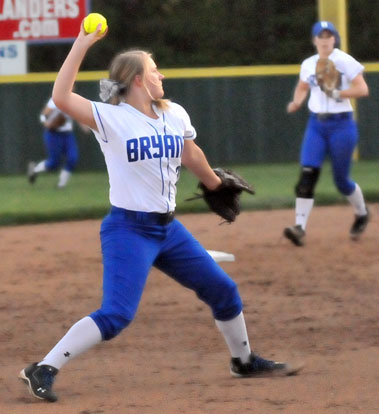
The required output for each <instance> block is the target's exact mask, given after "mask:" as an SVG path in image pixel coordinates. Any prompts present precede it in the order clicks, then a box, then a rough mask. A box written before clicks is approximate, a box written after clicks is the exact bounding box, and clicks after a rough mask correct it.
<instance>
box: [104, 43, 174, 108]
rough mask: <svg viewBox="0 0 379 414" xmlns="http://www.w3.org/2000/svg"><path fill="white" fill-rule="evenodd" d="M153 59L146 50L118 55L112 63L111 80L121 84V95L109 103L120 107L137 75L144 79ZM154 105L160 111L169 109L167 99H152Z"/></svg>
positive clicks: (110, 69) (130, 51) (117, 95)
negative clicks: (149, 61) (147, 64)
mask: <svg viewBox="0 0 379 414" xmlns="http://www.w3.org/2000/svg"><path fill="white" fill-rule="evenodd" d="M148 58H152V54H151V53H149V52H145V51H144V50H128V51H126V52H122V53H120V54H118V55H117V56H116V57H115V58H114V59H113V60H112V62H111V65H110V68H109V78H110V79H112V80H113V81H115V82H117V83H118V84H119V93H118V94H116V95H115V96H113V97H112V98H111V99H110V101H109V103H111V104H112V105H118V104H119V103H120V102H121V101H122V98H123V97H124V96H126V95H127V94H128V92H129V90H130V87H131V85H132V83H133V81H134V79H135V77H136V76H137V75H140V76H142V79H144V74H145V69H146V62H147V59H148ZM152 100H153V103H154V104H155V105H156V106H157V107H158V108H160V109H162V110H164V109H167V108H168V102H169V101H168V100H167V99H152Z"/></svg>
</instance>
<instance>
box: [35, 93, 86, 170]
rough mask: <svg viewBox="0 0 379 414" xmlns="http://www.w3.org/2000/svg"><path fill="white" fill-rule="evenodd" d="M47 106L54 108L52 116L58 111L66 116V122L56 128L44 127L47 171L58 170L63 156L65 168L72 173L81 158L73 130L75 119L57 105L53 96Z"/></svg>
mask: <svg viewBox="0 0 379 414" xmlns="http://www.w3.org/2000/svg"><path fill="white" fill-rule="evenodd" d="M46 106H47V107H48V108H49V109H51V110H52V112H51V115H50V116H55V115H56V114H58V113H59V114H62V115H63V116H64V117H65V122H64V124H63V125H61V126H59V127H58V128H56V129H48V128H45V129H44V132H43V139H44V143H45V146H46V149H47V155H48V157H47V159H46V160H45V168H46V170H47V171H53V170H56V169H57V168H58V167H59V164H60V162H61V160H62V158H64V166H63V168H64V170H66V171H68V172H69V173H71V172H72V171H73V170H74V169H75V167H76V165H77V163H78V160H79V151H78V146H77V143H76V137H75V135H74V132H73V121H72V119H71V118H70V117H69V116H68V115H67V114H65V113H63V112H62V111H60V110H59V109H58V108H57V107H56V105H55V103H54V101H53V100H52V98H50V99H49V101H48V103H47V104H46Z"/></svg>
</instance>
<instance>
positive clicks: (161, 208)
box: [20, 28, 299, 401]
mask: <svg viewBox="0 0 379 414" xmlns="http://www.w3.org/2000/svg"><path fill="white" fill-rule="evenodd" d="M102 37H103V36H102V35H100V33H99V30H98V31H97V32H96V33H92V34H88V35H86V34H85V32H84V30H83V28H82V29H81V31H80V33H79V35H78V38H77V39H76V41H75V42H74V44H73V47H72V49H71V51H70V53H69V55H68V56H67V59H66V61H65V62H64V64H63V66H62V68H61V70H60V72H59V73H58V76H57V79H56V82H55V85H54V91H53V99H54V101H55V102H56V104H57V106H58V107H59V108H60V109H61V110H62V111H64V112H65V113H67V114H68V115H70V116H72V117H73V118H74V119H76V120H77V121H78V122H80V123H83V124H85V125H88V126H89V127H90V128H91V129H92V130H93V132H94V134H95V137H96V139H97V141H98V142H99V144H100V147H101V150H102V151H103V153H104V157H105V161H106V165H107V170H108V174H109V182H110V193H109V197H110V202H111V205H112V207H111V209H110V212H109V214H108V215H107V216H106V217H105V218H104V220H103V222H102V225H101V231H100V237H101V246H102V255H103V266H104V273H103V300H102V304H101V307H100V309H98V310H96V311H95V312H93V313H91V314H90V315H89V316H86V317H84V318H83V319H81V320H79V321H78V322H77V323H76V324H74V325H73V326H72V328H71V329H70V330H69V331H68V332H67V334H66V335H65V336H64V337H63V338H62V339H61V340H60V341H59V342H58V343H57V345H56V346H55V347H54V348H53V349H52V350H51V351H50V352H49V353H48V354H47V355H46V356H45V357H44V358H43V360H42V361H41V362H39V363H33V364H31V365H29V366H28V367H27V368H25V369H23V370H22V371H21V373H20V378H21V379H22V380H24V381H25V382H26V384H27V385H28V387H29V390H30V392H31V393H32V394H33V395H34V396H35V397H37V398H41V399H45V400H48V401H56V399H57V397H56V395H55V393H54V392H53V390H52V384H53V380H54V377H55V375H56V374H57V372H58V370H59V369H61V368H62V366H63V365H64V364H65V363H67V362H68V361H70V360H71V359H72V358H74V357H76V356H77V355H79V354H81V353H82V352H84V351H86V350H88V349H89V348H91V347H93V346H94V345H96V344H98V343H99V342H101V341H103V340H110V339H112V338H113V337H115V336H116V335H118V334H119V333H120V332H121V331H122V330H123V329H124V328H125V327H127V326H128V325H129V324H130V323H131V322H132V320H133V318H134V316H135V314H136V311H137V307H138V304H139V302H140V299H141V295H142V292H143V289H144V286H145V283H146V279H147V276H148V273H149V271H150V269H151V267H152V266H155V267H157V268H158V269H160V270H162V271H163V272H165V273H166V274H167V275H168V276H170V277H171V278H173V279H174V280H176V281H177V282H179V283H180V284H182V285H183V286H185V287H187V288H189V289H192V290H193V291H194V292H195V293H196V294H197V296H198V297H199V299H201V300H203V301H204V302H205V303H206V304H208V305H209V307H210V308H211V311H212V314H213V317H214V318H215V321H216V322H215V323H216V325H217V327H218V329H219V330H220V331H221V333H222V335H223V336H224V338H225V341H226V344H227V346H228V348H229V350H230V353H231V357H232V359H231V364H230V370H231V373H232V375H234V376H238V377H250V376H255V375H262V374H268V375H271V374H278V373H280V374H284V375H287V374H293V373H294V372H296V371H297V370H298V369H299V367H296V368H294V367H291V366H290V365H289V364H286V363H279V362H274V361H269V360H266V359H263V358H261V357H259V356H257V355H256V354H254V353H252V352H251V350H250V345H249V340H248V336H247V332H246V327H245V321H244V317H243V313H242V301H241V298H240V295H239V293H238V290H237V286H236V283H235V282H234V281H233V280H232V279H231V278H230V277H229V276H228V275H227V274H226V273H225V272H224V271H223V270H222V268H221V267H220V266H219V265H218V264H217V263H216V262H215V261H214V260H213V259H212V258H211V256H210V255H209V254H208V253H207V251H206V250H205V249H204V248H203V247H202V246H201V245H200V243H199V242H198V241H197V240H195V239H194V237H193V236H192V235H191V234H190V233H189V232H188V231H187V230H186V229H185V228H184V227H183V225H182V224H181V223H180V222H179V221H177V220H176V219H175V218H174V209H175V194H176V182H177V180H178V178H179V173H180V168H181V163H183V164H184V165H185V166H186V167H187V168H188V169H190V170H191V171H192V172H193V173H194V174H195V175H196V176H197V177H198V178H199V179H200V181H201V182H203V183H204V185H206V186H207V187H208V188H210V189H215V188H217V187H218V186H219V185H220V183H221V180H220V178H219V177H218V176H217V175H216V174H215V173H214V172H213V170H212V169H211V167H210V166H209V164H208V162H207V160H206V158H205V156H204V154H203V152H202V150H201V149H200V148H199V147H198V146H197V145H196V144H195V142H194V139H195V138H196V131H195V129H194V127H193V126H192V124H191V121H190V118H189V116H188V114H187V112H186V111H185V110H184V109H183V108H182V107H181V106H180V105H177V104H174V103H172V102H169V101H167V100H163V99H162V97H163V86H162V79H163V75H162V74H161V73H160V72H159V71H158V69H157V66H156V64H155V62H154V60H153V59H152V58H151V56H150V55H149V54H148V53H146V52H143V51H130V52H125V53H122V54H120V55H118V56H116V58H115V59H114V60H113V62H112V64H111V67H110V78H111V80H103V81H102V82H101V97H102V98H103V99H104V100H106V101H109V102H110V103H102V102H91V101H89V100H87V99H85V98H84V97H82V96H79V95H77V94H75V93H73V92H72V88H73V84H74V82H75V78H76V75H77V72H78V69H79V67H80V64H81V62H82V60H83V58H84V56H85V54H86V52H87V50H88V49H89V48H90V46H91V45H92V44H94V43H95V42H96V41H97V40H99V39H101V38H102Z"/></svg>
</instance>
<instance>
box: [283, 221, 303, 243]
mask: <svg viewBox="0 0 379 414" xmlns="http://www.w3.org/2000/svg"><path fill="white" fill-rule="evenodd" d="M283 234H284V237H286V238H287V239H288V240H291V242H292V243H293V244H294V245H295V246H304V237H305V231H304V230H303V229H302V228H301V226H300V224H297V225H296V226H292V227H286V228H285V229H284V232H283Z"/></svg>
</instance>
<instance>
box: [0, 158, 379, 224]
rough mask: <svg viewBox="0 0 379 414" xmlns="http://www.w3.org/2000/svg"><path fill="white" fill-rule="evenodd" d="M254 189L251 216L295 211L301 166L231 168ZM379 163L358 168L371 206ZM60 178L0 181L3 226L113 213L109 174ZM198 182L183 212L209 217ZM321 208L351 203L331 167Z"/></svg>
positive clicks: (188, 190) (376, 197)
mask: <svg viewBox="0 0 379 414" xmlns="http://www.w3.org/2000/svg"><path fill="white" fill-rule="evenodd" d="M231 168H233V169H234V170H235V171H237V172H238V173H240V174H241V175H242V176H243V177H245V178H246V179H247V180H248V181H249V182H250V183H252V184H253V185H254V187H255V189H256V195H255V196H250V195H243V197H242V207H243V208H244V209H246V210H263V209H277V208H287V207H292V206H293V205H294V194H293V188H294V185H295V183H296V181H297V178H298V174H299V166H298V164H295V163H294V164H258V165H243V166H242V165H240V166H231ZM378 172H379V161H359V162H356V163H355V164H354V166H353V171H352V177H353V179H354V180H355V181H357V182H358V183H359V184H360V186H361V188H362V190H363V192H364V194H365V197H366V199H367V201H372V202H373V201H379V185H378ZM56 182H57V175H56V174H45V175H41V176H39V177H38V180H37V182H36V183H35V184H34V185H30V184H29V183H28V182H27V179H26V177H25V176H0V194H1V203H0V225H15V224H23V223H39V222H48V221H63V220H78V219H86V218H100V217H102V216H104V214H106V212H107V211H108V209H109V200H108V187H109V185H108V176H107V173H106V172H105V171H104V172H91V173H82V172H81V173H75V174H74V175H73V178H72V180H71V182H70V183H69V185H68V186H67V188H65V189H63V190H58V189H57V188H56ZM196 186H197V180H196V178H195V177H194V176H193V175H192V174H190V173H189V172H188V171H186V170H185V169H184V170H183V171H182V173H181V177H180V181H179V183H178V194H177V212H178V213H187V212H200V211H207V207H206V205H205V203H204V202H203V201H202V200H195V201H185V200H186V199H187V198H189V197H191V196H193V194H194V192H196ZM315 202H316V205H329V204H338V203H345V202H346V201H345V198H344V197H343V196H341V195H340V194H339V193H338V192H337V190H336V189H335V187H334V184H333V181H332V175H331V170H330V165H329V164H328V163H326V164H325V166H324V169H323V171H322V174H321V178H320V181H319V183H318V186H317V191H316V198H315Z"/></svg>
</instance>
